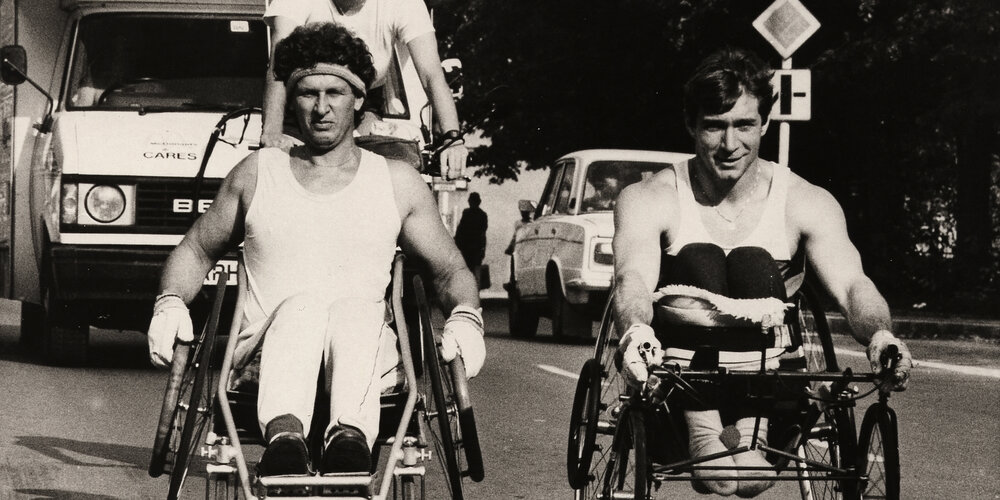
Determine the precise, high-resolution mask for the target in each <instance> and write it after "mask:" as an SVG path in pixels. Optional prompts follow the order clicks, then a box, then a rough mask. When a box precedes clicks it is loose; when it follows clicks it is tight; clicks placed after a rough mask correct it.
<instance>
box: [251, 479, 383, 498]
mask: <svg viewBox="0 0 1000 500" xmlns="http://www.w3.org/2000/svg"><path fill="white" fill-rule="evenodd" d="M371 482H372V476H371V475H370V474H367V473H360V474H358V473H344V474H324V475H321V476H313V475H289V476H265V477H259V478H257V489H258V492H257V494H258V495H259V496H260V497H261V498H266V497H272V498H273V497H296V498H302V497H307V498H308V497H315V498H330V497H333V498H370V497H371V490H372V488H371Z"/></svg>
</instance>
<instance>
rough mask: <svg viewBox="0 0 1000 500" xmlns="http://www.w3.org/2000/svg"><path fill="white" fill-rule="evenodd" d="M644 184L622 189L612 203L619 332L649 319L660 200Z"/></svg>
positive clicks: (657, 266)
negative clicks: (613, 207)
mask: <svg viewBox="0 0 1000 500" xmlns="http://www.w3.org/2000/svg"><path fill="white" fill-rule="evenodd" d="M658 192H659V190H656V189H654V188H653V186H651V185H648V184H647V183H642V184H633V185H631V186H629V187H627V188H625V189H624V190H623V191H622V193H621V195H619V197H618V202H617V203H616V205H615V238H614V242H613V248H614V254H615V295H614V310H615V320H616V322H617V327H618V331H619V332H624V331H625V330H626V329H628V327H629V326H631V325H633V324H645V325H648V324H649V323H650V322H652V320H653V305H652V302H653V299H652V292H653V289H654V288H655V287H656V281H657V280H658V278H659V273H660V255H661V253H662V249H661V248H660V237H661V235H662V233H663V230H664V227H663V214H664V203H663V202H662V200H660V199H658V198H660V197H658V196H656V193H658Z"/></svg>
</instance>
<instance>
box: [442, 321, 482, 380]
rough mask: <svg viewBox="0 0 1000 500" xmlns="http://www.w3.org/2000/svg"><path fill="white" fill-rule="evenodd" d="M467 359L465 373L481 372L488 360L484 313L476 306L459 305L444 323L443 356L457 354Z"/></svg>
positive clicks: (469, 375)
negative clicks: (484, 336)
mask: <svg viewBox="0 0 1000 500" xmlns="http://www.w3.org/2000/svg"><path fill="white" fill-rule="evenodd" d="M459 354H460V355H461V356H462V360H463V361H465V375H466V376H467V377H469V378H472V377H475V376H476V375H478V374H479V370H481V369H482V368H483V363H484V362H485V361H486V343H485V342H484V341H483V314H482V312H480V310H479V309H476V308H474V307H469V306H464V305H458V306H455V308H454V309H452V310H451V316H448V321H445V323H444V333H443V334H442V335H441V358H443V359H444V360H445V361H451V360H453V359H455V356H457V355H459Z"/></svg>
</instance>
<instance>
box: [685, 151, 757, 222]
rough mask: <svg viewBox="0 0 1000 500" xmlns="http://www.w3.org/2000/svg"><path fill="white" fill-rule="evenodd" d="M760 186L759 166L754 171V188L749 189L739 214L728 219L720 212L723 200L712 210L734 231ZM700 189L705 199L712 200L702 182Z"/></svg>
mask: <svg viewBox="0 0 1000 500" xmlns="http://www.w3.org/2000/svg"><path fill="white" fill-rule="evenodd" d="M759 184H760V166H757V169H756V170H755V171H754V181H753V185H752V186H751V187H750V188H749V192H748V195H747V199H746V200H745V201H744V202H743V203H742V206H741V207H740V209H739V211H737V212H736V213H735V214H734V215H732V216H731V217H727V216H726V214H724V213H723V212H722V210H720V209H719V206H720V205H722V200H719V202H718V203H716V204H715V205H712V209H713V210H715V213H716V214H717V215H718V216H719V217H720V218H721V219H722V220H724V221H726V225H727V226H729V228H730V229H733V228H735V227H736V221H737V220H739V218H740V217H741V216H742V215H743V212H745V211H746V209H747V206H748V205H749V204H750V202H751V201H752V199H751V197H752V196H753V194H754V193H755V192H756V191H757V186H758V185H759ZM698 189H699V190H700V191H701V194H702V195H703V196H704V197H705V198H706V199H709V198H710V196H709V195H708V191H706V190H705V188H704V185H703V184H702V183H700V182H699V183H698ZM724 199H725V197H723V200H724Z"/></svg>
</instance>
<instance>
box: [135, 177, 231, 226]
mask: <svg viewBox="0 0 1000 500" xmlns="http://www.w3.org/2000/svg"><path fill="white" fill-rule="evenodd" d="M221 184H222V179H204V180H203V181H202V184H201V192H200V193H199V195H198V198H200V199H203V200H206V199H207V200H211V199H214V198H215V194H216V193H217V192H218V191H219V186H220V185H221ZM193 195H194V181H192V180H191V179H156V181H154V182H148V181H147V182H139V183H137V184H136V187H135V197H136V208H135V209H136V212H135V226H134V230H137V231H138V232H142V233H171V234H184V232H186V231H187V229H188V228H189V227H191V223H192V222H193V221H194V215H192V214H190V213H174V211H173V207H174V200H175V199H185V200H190V199H192V196H193ZM194 205H195V207H197V202H195V203H194Z"/></svg>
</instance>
